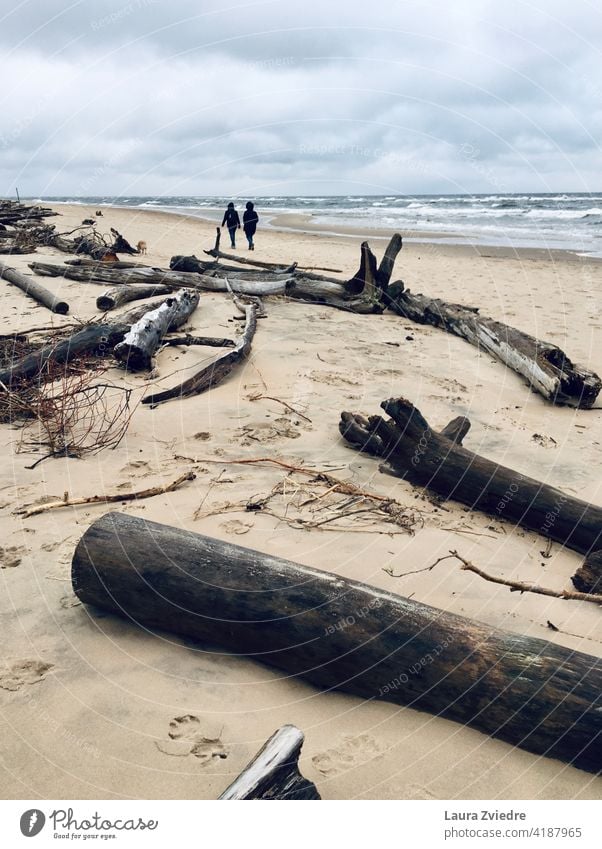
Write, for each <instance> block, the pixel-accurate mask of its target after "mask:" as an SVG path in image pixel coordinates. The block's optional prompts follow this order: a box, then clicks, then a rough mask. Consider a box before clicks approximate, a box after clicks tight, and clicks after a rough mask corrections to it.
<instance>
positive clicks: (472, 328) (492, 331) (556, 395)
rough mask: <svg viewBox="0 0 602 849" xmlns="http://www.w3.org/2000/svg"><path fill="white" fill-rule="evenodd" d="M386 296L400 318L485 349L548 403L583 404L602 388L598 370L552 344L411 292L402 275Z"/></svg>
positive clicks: (474, 311) (588, 405) (466, 309)
mask: <svg viewBox="0 0 602 849" xmlns="http://www.w3.org/2000/svg"><path fill="white" fill-rule="evenodd" d="M387 301H388V303H389V306H390V307H391V308H392V309H393V310H395V312H397V313H398V314H399V315H402V316H403V317H404V318H409V319H411V320H412V321H415V322H417V323H418V324H430V325H432V326H433V327H439V328H441V329H443V330H446V331H447V332H448V333H452V334H454V335H455V336H460V337H461V338H462V339H465V340H466V341H467V342H470V344H471V345H475V346H476V347H477V348H479V349H482V350H484V351H487V352H488V353H489V354H491V355H492V356H493V357H495V358H496V359H498V360H501V361H502V362H503V363H504V364H505V365H507V366H508V367H509V368H511V369H512V370H513V371H515V372H517V373H518V374H520V375H521V376H522V377H524V378H525V379H526V381H527V383H528V384H529V386H530V387H531V389H532V390H533V391H534V392H539V394H540V395H543V397H544V398H546V399H547V400H548V401H551V402H552V403H553V404H565V405H568V406H571V407H581V408H585V409H588V408H591V407H592V406H593V404H594V402H595V400H596V398H597V397H598V394H599V392H600V389H601V388H602V380H601V379H600V377H599V376H598V375H597V374H595V373H594V372H592V371H589V370H588V369H586V368H584V367H583V366H578V365H575V364H574V363H573V362H571V360H570V359H569V358H568V357H567V355H566V354H565V353H564V351H562V350H561V349H560V348H558V347H557V346H556V345H552V344H551V343H550V342H544V341H542V340H541V339H536V338H535V337H534V336H530V335H529V334H528V333H523V331H521V330H517V329H516V328H514V327H510V326H509V325H507V324H504V323H502V322H500V321H495V320H494V319H492V318H487V317H486V316H482V315H479V311H478V309H477V308H476V307H466V306H461V305H460V304H452V303H447V302H446V301H442V300H440V299H439V298H429V297H427V296H426V295H414V294H413V293H412V292H410V290H409V289H406V288H405V287H404V284H403V282H402V281H401V280H399V281H396V282H395V283H392V284H391V286H389V288H388V291H387Z"/></svg>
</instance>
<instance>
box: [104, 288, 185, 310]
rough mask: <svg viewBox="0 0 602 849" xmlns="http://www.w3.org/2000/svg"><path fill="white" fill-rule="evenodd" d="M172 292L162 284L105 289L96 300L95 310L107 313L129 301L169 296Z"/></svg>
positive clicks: (171, 289)
mask: <svg viewBox="0 0 602 849" xmlns="http://www.w3.org/2000/svg"><path fill="white" fill-rule="evenodd" d="M172 291H173V287H171V286H165V285H163V284H162V283H157V284H152V285H150V286H128V285H122V286H115V287H114V288H113V289H107V290H106V291H104V292H103V293H102V295H99V296H98V297H97V298H96V308H97V309H99V310H102V312H109V311H110V310H114V309H116V308H117V307H120V306H121V305H122V304H127V303H129V302H130V301H138V300H143V299H144V298H153V297H155V296H157V295H169V294H171V292H172Z"/></svg>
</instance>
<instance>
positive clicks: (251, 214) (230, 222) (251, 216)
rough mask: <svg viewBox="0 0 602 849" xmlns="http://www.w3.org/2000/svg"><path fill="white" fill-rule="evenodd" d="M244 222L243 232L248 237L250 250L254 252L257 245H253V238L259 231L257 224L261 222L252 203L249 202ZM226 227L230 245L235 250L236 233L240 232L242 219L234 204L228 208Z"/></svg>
mask: <svg viewBox="0 0 602 849" xmlns="http://www.w3.org/2000/svg"><path fill="white" fill-rule="evenodd" d="M242 221H243V230H244V231H245V236H246V237H247V242H248V243H249V250H250V251H254V250H255V245H254V244H253V236H254V235H255V231H256V230H257V222H258V221H259V216H258V215H257V213H256V212H255V206H254V204H253V203H251V201H247V205H246V207H245V211H244V213H243V217H242ZM224 226H226V227H227V228H228V233H229V234H230V245H231V247H233V248H235V247H236V231H237V230H240V218H239V216H238V212H237V211H236V210H235V209H234V204H233V203H229V204H228V208H227V209H226V211H225V213H224V220H223V221H222V227H224Z"/></svg>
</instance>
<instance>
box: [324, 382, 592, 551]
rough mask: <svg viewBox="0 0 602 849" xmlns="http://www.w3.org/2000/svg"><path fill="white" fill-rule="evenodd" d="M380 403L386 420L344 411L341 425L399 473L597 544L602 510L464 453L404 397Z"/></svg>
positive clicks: (553, 535) (572, 543)
mask: <svg viewBox="0 0 602 849" xmlns="http://www.w3.org/2000/svg"><path fill="white" fill-rule="evenodd" d="M381 407H382V408H383V410H384V411H385V412H386V413H387V414H388V415H389V416H390V417H391V419H390V420H388V421H385V420H384V419H383V418H381V416H370V417H368V418H365V417H364V416H360V415H357V414H353V413H347V412H343V413H341V421H340V424H339V430H340V432H341V434H342V436H344V437H345V439H347V441H348V442H351V443H352V444H353V445H355V446H356V447H358V448H360V450H363V451H366V452H368V453H370V454H376V455H378V456H380V457H384V459H385V460H386V461H387V462H388V464H389V465H390V466H391V467H392V468H393V469H395V470H396V472H397V473H398V474H399V476H400V477H405V478H407V479H408V480H409V481H410V482H411V483H413V484H418V485H420V486H424V487H428V488H429V489H431V490H433V492H436V493H438V494H439V495H442V496H443V497H444V498H452V499H454V500H455V501H460V502H462V504H467V505H468V506H469V507H470V508H472V509H475V510H482V511H483V512H484V513H488V514H490V515H492V516H495V517H497V518H500V519H507V520H509V521H511V522H513V523H515V524H517V525H521V526H522V527H524V528H529V529H530V530H533V531H537V533H540V534H542V535H543V536H546V537H549V538H550V539H554V540H556V541H557V542H561V543H562V544H563V545H565V546H567V548H572V549H574V550H575V551H580V552H582V553H588V552H589V551H592V550H595V549H596V548H602V507H597V506H596V505H594V504H589V503H588V502H586V501H581V500H580V499H578V498H573V497H572V496H570V495H567V494H566V493H565V492H561V490H559V489H556V488H555V487H552V486H548V484H545V483H542V482H541V481H537V480H534V479H533V478H529V477H527V476H526V475H523V474H521V473H520V472H516V471H514V470H513V469H508V468H506V467H505V466H501V465H499V464H498V463H495V462H493V461H491V460H487V459H486V458H485V457H481V456H480V455H479V454H474V453H473V452H472V451H468V450H466V448H463V447H461V446H460V445H458V444H457V443H455V442H452V441H451V440H450V439H448V438H447V437H446V436H445V435H444V434H443V433H437V432H436V431H434V430H433V429H432V428H431V426H430V425H429V424H428V422H427V421H426V419H425V418H424V417H423V416H422V414H421V413H420V411H419V410H417V409H416V407H414V405H413V404H411V403H410V401H407V400H406V399H405V398H390V399H389V400H388V401H383V402H382V404H381ZM448 427H449V426H448Z"/></svg>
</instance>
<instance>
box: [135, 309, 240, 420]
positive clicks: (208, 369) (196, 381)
mask: <svg viewBox="0 0 602 849" xmlns="http://www.w3.org/2000/svg"><path fill="white" fill-rule="evenodd" d="M256 329H257V307H256V306H255V304H251V305H250V306H246V307H245V327H244V330H243V332H242V335H241V336H240V337H239V339H238V341H237V343H236V345H235V347H234V348H232V350H231V351H228V352H227V353H225V354H221V355H220V356H219V357H218V358H217V359H216V360H214V361H213V362H212V363H210V364H209V365H208V366H205V367H204V368H202V369H201V370H200V371H199V372H197V373H196V374H194V375H193V376H192V377H189V378H188V379H187V380H185V381H183V382H182V383H180V384H178V386H174V387H173V388H172V389H166V390H164V391H163V392H156V393H154V394H153V395H149V396H147V397H146V398H144V399H143V401H142V403H143V404H151V405H152V406H153V407H155V406H157V404H162V403H163V402H165V401H169V400H171V399H172V398H186V397H188V396H189V395H199V394H200V393H201V392H205V391H206V390H207V389H211V387H213V386H217V384H218V383H221V382H222V381H223V380H224V379H225V378H226V377H227V376H228V375H229V374H230V372H231V371H232V369H233V368H234V367H235V366H236V365H237V364H238V363H240V362H242V361H243V360H245V359H246V358H247V357H248V356H249V354H250V353H251V342H252V339H253V336H254V335H255V330H256Z"/></svg>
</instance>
